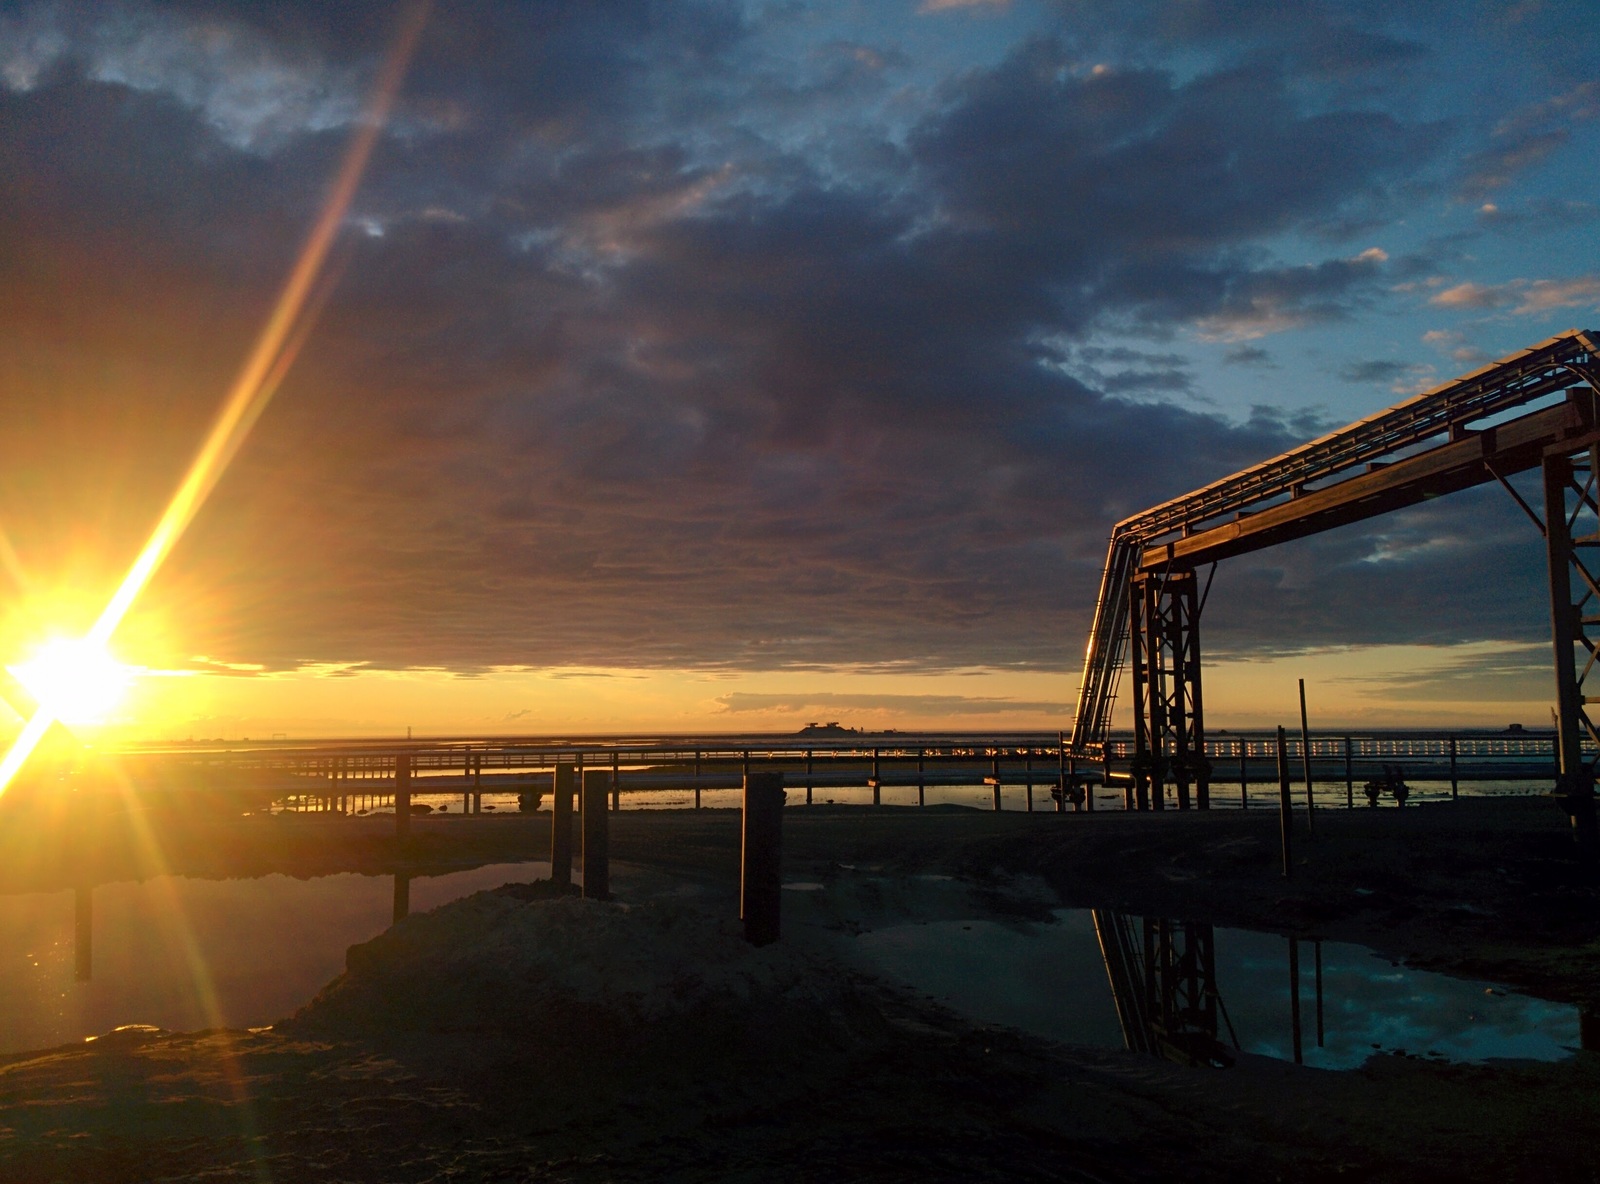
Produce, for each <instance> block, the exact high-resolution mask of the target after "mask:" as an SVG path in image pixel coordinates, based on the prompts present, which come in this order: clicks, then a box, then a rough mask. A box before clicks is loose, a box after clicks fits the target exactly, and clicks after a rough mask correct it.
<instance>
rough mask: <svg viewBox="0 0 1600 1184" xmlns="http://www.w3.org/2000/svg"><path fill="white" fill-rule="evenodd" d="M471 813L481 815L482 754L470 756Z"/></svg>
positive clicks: (477, 753)
mask: <svg viewBox="0 0 1600 1184" xmlns="http://www.w3.org/2000/svg"><path fill="white" fill-rule="evenodd" d="M472 812H473V813H474V814H482V813H483V753H481V752H475V753H473V754H472Z"/></svg>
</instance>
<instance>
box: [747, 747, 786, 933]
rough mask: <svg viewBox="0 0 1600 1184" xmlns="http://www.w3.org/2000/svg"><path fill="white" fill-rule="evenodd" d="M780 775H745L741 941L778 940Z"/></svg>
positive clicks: (779, 902) (781, 865)
mask: <svg viewBox="0 0 1600 1184" xmlns="http://www.w3.org/2000/svg"><path fill="white" fill-rule="evenodd" d="M783 799H784V793H783V774H782V773H746V774H745V777H744V810H743V818H742V822H743V833H742V835H741V842H740V851H739V855H740V858H739V919H740V920H742V921H743V922H744V939H745V940H746V941H747V942H749V943H750V944H751V945H755V946H765V945H770V944H771V943H773V942H775V941H777V940H778V933H779V928H780V926H779V914H780V910H781V905H782V897H783V858H782V856H783Z"/></svg>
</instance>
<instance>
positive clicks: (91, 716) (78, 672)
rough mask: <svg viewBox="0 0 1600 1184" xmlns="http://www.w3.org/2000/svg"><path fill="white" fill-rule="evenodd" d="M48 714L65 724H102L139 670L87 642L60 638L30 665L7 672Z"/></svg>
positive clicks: (37, 653) (47, 644)
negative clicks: (136, 670)
mask: <svg viewBox="0 0 1600 1184" xmlns="http://www.w3.org/2000/svg"><path fill="white" fill-rule="evenodd" d="M6 669H7V670H9V671H10V672H11V673H12V674H13V675H15V676H16V679H17V681H18V682H20V683H21V684H22V685H23V686H24V687H25V688H26V689H27V691H28V693H29V694H30V695H32V696H33V697H34V698H35V699H37V700H38V701H39V703H40V705H41V706H42V707H44V708H45V710H47V711H49V712H50V714H51V715H53V716H54V717H55V718H56V719H58V720H60V721H61V722H62V723H64V724H98V723H103V722H105V720H106V718H107V717H108V716H109V715H110V714H111V712H113V711H115V710H116V708H117V705H118V704H119V703H121V702H122V696H123V694H124V693H125V692H126V691H127V689H128V684H129V683H131V682H132V681H133V676H134V668H133V667H132V666H126V665H124V664H123V663H121V662H118V661H117V660H116V659H115V658H113V657H112V656H111V654H110V653H109V652H108V651H107V650H106V647H105V646H104V645H99V644H96V643H95V642H93V641H90V640H88V639H87V638H84V639H80V640H76V641H74V640H73V639H71V638H67V637H56V638H52V639H51V640H49V641H47V642H45V643H44V644H43V645H41V646H40V647H39V648H38V650H37V651H35V653H34V655H33V657H31V658H29V659H28V660H27V661H26V662H19V663H18V664H17V665H15V666H8V667H6Z"/></svg>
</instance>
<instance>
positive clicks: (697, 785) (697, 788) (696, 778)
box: [694, 748, 700, 810]
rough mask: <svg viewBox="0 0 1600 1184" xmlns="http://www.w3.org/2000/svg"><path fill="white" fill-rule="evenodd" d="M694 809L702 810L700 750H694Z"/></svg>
mask: <svg viewBox="0 0 1600 1184" xmlns="http://www.w3.org/2000/svg"><path fill="white" fill-rule="evenodd" d="M694 808H695V809H696V810H698V809H699V808H700V750H699V749H698V748H697V749H695V750H694Z"/></svg>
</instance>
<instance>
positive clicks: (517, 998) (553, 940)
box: [289, 892, 848, 1032]
mask: <svg viewBox="0 0 1600 1184" xmlns="http://www.w3.org/2000/svg"><path fill="white" fill-rule="evenodd" d="M345 965H346V971H345V973H344V974H343V975H341V976H340V977H339V978H337V979H335V980H334V981H333V982H332V983H330V984H329V985H328V986H327V987H326V988H324V990H323V991H322V992H321V993H320V994H319V995H318V996H317V998H316V999H314V1000H312V1002H311V1003H310V1004H309V1005H307V1006H306V1007H305V1008H303V1009H302V1010H301V1011H300V1012H299V1013H298V1014H297V1015H296V1016H295V1017H293V1019H292V1020H291V1021H289V1024H290V1025H291V1026H300V1027H313V1028H334V1029H347V1030H348V1029H368V1030H370V1029H373V1028H382V1029H388V1030H413V1031H415V1030H425V1031H433V1032H446V1031H465V1030H485V1029H516V1028H523V1027H530V1026H537V1027H539V1028H541V1029H543V1030H545V1031H547V1032H548V1031H549V1029H550V1026H551V1024H552V1020H553V1018H555V1017H560V1016H566V1017H568V1018H570V1019H572V1020H575V1021H581V1022H582V1023H583V1025H584V1026H585V1027H588V1028H592V1027H593V1025H594V1024H595V1023H597V1022H601V1023H606V1024H607V1026H613V1025H619V1024H620V1025H621V1026H623V1027H628V1026H635V1025H639V1024H650V1023H654V1022H657V1021H660V1020H663V1019H667V1018H669V1017H675V1016H682V1015H684V1014H686V1013H688V1012H693V1011H703V1010H706V1009H715V1010H731V1011H737V1012H744V1013H747V1014H748V1012H749V1010H750V1008H751V1007H752V1005H754V1004H758V1003H761V1002H764V1001H771V1002H773V1003H775V1004H781V1005H782V1006H783V1007H784V1008H785V1009H786V1010H789V1011H790V1012H791V1013H792V1011H793V1010H794V1009H796V1008H798V1009H800V1010H804V1011H812V1012H814V1011H815V1010H816V1009H819V1008H822V1009H826V1008H828V1007H830V1006H831V1005H832V1004H834V1003H836V1002H837V1001H838V1000H839V998H840V997H841V996H842V994H843V993H845V992H846V991H847V989H848V983H847V980H846V978H845V976H844V975H843V974H842V973H841V972H840V971H839V970H838V968H836V967H834V966H832V965H830V964H827V963H824V962H822V961H821V960H819V959H816V958H813V957H806V956H804V955H801V954H799V953H797V952H796V951H795V950H793V949H792V948H789V947H786V946H784V945H782V944H779V945H775V946H768V947H766V948H765V949H756V948H754V947H752V946H750V945H749V944H747V943H746V942H745V941H744V940H743V938H742V937H741V936H740V933H739V926H738V924H737V922H719V921H717V920H715V919H713V918H710V917H707V916H706V915H704V914H703V913H698V912H695V911H693V910H692V909H688V908H685V907H682V906H679V905H675V904H672V903H647V904H641V905H633V906H629V905H624V904H618V903H614V902H600V901H593V900H582V899H578V898H575V897H558V898H555V899H547V900H527V899H518V898H517V896H516V895H514V894H511V893H503V892H480V893H477V894H476V895H474V896H469V897H466V898H465V899H462V900H458V901H455V902H453V903H451V904H448V905H444V906H443V907H441V908H438V909H435V910H433V911H431V912H427V913H420V914H417V915H414V916H411V917H408V918H407V919H406V920H404V921H402V922H400V923H399V924H398V925H395V926H394V927H393V928H391V929H389V930H388V931H386V932H385V933H383V934H381V935H380V936H378V937H376V938H374V939H373V940H372V941H369V942H364V943H362V944H361V945H355V946H351V947H350V950H349V952H348V953H347V955H346V960H345Z"/></svg>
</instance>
